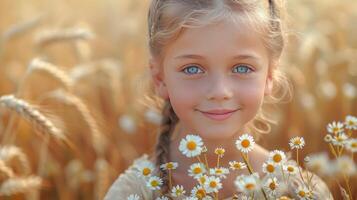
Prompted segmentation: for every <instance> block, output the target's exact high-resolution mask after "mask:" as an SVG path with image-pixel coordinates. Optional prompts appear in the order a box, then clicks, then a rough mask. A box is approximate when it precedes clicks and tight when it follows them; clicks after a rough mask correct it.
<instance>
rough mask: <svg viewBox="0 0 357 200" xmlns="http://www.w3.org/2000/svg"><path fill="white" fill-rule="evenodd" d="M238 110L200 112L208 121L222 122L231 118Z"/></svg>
mask: <svg viewBox="0 0 357 200" xmlns="http://www.w3.org/2000/svg"><path fill="white" fill-rule="evenodd" d="M238 110H240V109H235V110H212V111H210V112H204V111H200V110H198V111H199V112H201V113H202V114H203V115H204V116H206V117H208V118H209V119H212V120H215V121H222V120H226V119H228V118H229V117H231V116H232V115H233V113H235V112H236V111H238Z"/></svg>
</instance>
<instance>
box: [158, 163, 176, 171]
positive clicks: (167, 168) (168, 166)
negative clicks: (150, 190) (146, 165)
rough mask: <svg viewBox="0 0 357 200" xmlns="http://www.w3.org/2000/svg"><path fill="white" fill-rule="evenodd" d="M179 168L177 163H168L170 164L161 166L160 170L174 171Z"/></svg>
mask: <svg viewBox="0 0 357 200" xmlns="http://www.w3.org/2000/svg"><path fill="white" fill-rule="evenodd" d="M177 166H178V163H177V162H168V163H165V164H162V165H160V168H161V169H163V170H173V169H176V168H177Z"/></svg>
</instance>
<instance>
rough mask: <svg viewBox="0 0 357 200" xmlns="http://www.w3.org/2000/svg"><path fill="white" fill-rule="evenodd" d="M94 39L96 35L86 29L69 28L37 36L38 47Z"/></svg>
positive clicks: (42, 32) (47, 31) (45, 31)
mask: <svg viewBox="0 0 357 200" xmlns="http://www.w3.org/2000/svg"><path fill="white" fill-rule="evenodd" d="M93 37H94V33H93V32H91V31H90V30H89V29H84V28H69V29H62V30H44V31H41V32H39V33H38V34H37V35H36V36H35V43H36V45H37V46H40V47H42V46H46V45H49V44H51V43H55V42H63V41H71V40H89V39H92V38H93Z"/></svg>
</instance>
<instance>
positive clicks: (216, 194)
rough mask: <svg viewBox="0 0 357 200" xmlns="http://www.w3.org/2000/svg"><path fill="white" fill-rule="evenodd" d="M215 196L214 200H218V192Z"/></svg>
mask: <svg viewBox="0 0 357 200" xmlns="http://www.w3.org/2000/svg"><path fill="white" fill-rule="evenodd" d="M215 194H216V199H217V200H218V192H216V193H215Z"/></svg>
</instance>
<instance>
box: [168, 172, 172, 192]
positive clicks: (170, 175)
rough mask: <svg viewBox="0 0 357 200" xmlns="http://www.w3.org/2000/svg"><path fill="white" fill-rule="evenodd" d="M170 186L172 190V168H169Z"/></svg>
mask: <svg viewBox="0 0 357 200" xmlns="http://www.w3.org/2000/svg"><path fill="white" fill-rule="evenodd" d="M169 188H170V190H171V189H172V174H171V169H169Z"/></svg>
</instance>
